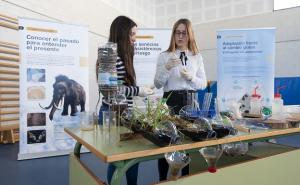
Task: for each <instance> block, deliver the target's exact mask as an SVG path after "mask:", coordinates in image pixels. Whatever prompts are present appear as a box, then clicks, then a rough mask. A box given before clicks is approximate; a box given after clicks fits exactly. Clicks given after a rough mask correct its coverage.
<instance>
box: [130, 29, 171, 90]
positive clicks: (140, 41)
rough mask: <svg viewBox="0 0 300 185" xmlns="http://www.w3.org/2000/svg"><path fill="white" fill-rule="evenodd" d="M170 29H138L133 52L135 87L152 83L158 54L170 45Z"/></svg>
mask: <svg viewBox="0 0 300 185" xmlns="http://www.w3.org/2000/svg"><path fill="white" fill-rule="evenodd" d="M171 32H172V30H171V29H139V30H138V32H137V37H136V42H135V47H134V49H135V52H134V68H135V73H136V79H137V85H139V86H143V85H151V84H153V83H154V76H155V70H156V63H157V58H158V56H159V54H160V53H161V52H163V51H166V50H167V49H168V47H169V44H170V39H171Z"/></svg>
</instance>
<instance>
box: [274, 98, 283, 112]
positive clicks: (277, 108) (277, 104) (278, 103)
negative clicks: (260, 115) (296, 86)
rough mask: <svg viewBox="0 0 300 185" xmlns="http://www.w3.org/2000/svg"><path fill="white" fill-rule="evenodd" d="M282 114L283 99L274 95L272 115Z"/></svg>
mask: <svg viewBox="0 0 300 185" xmlns="http://www.w3.org/2000/svg"><path fill="white" fill-rule="evenodd" d="M282 112H283V99H282V98H281V94H279V93H276V94H275V95H274V101H273V104H272V115H281V114H282Z"/></svg>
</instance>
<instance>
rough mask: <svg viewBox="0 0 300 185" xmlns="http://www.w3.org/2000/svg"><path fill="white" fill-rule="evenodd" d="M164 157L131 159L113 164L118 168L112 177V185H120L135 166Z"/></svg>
mask: <svg viewBox="0 0 300 185" xmlns="http://www.w3.org/2000/svg"><path fill="white" fill-rule="evenodd" d="M161 157H163V155H155V156H149V157H144V158H137V159H130V160H125V161H117V162H113V163H112V164H113V165H114V166H115V167H116V169H115V172H114V174H113V176H112V179H111V183H110V185H120V184H121V180H122V178H123V176H124V175H125V173H126V172H127V170H128V169H129V168H130V167H131V166H133V165H135V164H136V163H139V162H143V161H149V160H153V159H159V158H161Z"/></svg>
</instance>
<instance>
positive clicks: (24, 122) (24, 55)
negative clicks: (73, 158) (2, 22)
mask: <svg viewBox="0 0 300 185" xmlns="http://www.w3.org/2000/svg"><path fill="white" fill-rule="evenodd" d="M19 29H20V30H19V32H20V46H19V47H20V54H21V64H20V150H19V155H18V159H19V160H22V159H30V158H38V157H47V156H55V155H63V154H68V153H69V152H70V151H71V150H72V149H73V148H74V144H75V141H74V140H73V139H72V138H71V137H70V136H68V135H67V134H66V133H65V132H64V128H65V127H78V126H79V123H80V120H79V119H80V116H79V115H80V111H83V110H86V109H88V107H89V105H88V102H89V101H88V94H89V79H88V65H89V63H88V27H87V26H80V25H73V24H64V23H56V22H49V21H42V20H34V19H27V18H19Z"/></svg>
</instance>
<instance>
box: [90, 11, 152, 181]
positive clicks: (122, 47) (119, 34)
mask: <svg viewBox="0 0 300 185" xmlns="http://www.w3.org/2000/svg"><path fill="white" fill-rule="evenodd" d="M136 31H137V25H136V23H135V22H134V21H132V20H131V19H130V18H128V17H126V16H118V17H117V18H115V20H114V21H113V22H112V24H111V26H110V32H109V39H108V41H109V42H113V43H116V44H117V52H118V57H117V61H116V68H117V77H118V84H119V90H120V91H122V93H124V94H125V96H126V100H127V104H128V108H129V109H130V108H132V106H133V96H142V97H144V96H147V95H150V94H153V90H152V89H151V88H149V87H139V86H136V76H135V70H134V66H133V55H134V42H135V37H136ZM100 62H101V61H99V59H98V60H97V64H96V69H98V67H99V63H100ZM109 105H110V102H109V101H108V98H107V97H105V96H104V97H103V99H102V105H101V107H100V110H99V123H100V124H103V115H102V114H103V111H107V110H108V109H109ZM114 171H115V166H113V165H111V164H109V166H108V171H107V180H108V183H109V184H110V182H111V179H112V175H113V172H114ZM137 176H138V164H135V165H133V166H132V167H131V168H129V169H128V171H127V173H126V177H127V184H128V185H136V184H137Z"/></svg>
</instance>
